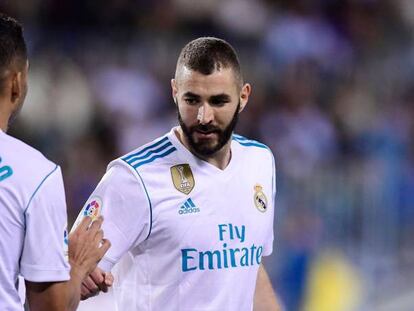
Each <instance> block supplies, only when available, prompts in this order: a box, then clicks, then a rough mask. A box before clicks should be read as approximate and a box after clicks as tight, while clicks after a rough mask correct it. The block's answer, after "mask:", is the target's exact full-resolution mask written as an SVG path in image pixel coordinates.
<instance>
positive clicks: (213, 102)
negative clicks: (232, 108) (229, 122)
mask: <svg viewBox="0 0 414 311" xmlns="http://www.w3.org/2000/svg"><path fill="white" fill-rule="evenodd" d="M228 102H229V100H228V99H224V98H215V99H212V100H211V105H212V106H216V107H223V106H224V105H225V104H227V103H228Z"/></svg>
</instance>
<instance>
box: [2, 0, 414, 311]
mask: <svg viewBox="0 0 414 311" xmlns="http://www.w3.org/2000/svg"><path fill="white" fill-rule="evenodd" d="M0 10H1V11H4V12H7V13H8V14H11V15H13V16H16V17H17V18H19V19H20V20H21V21H22V23H23V25H24V27H25V32H26V40H27V41H28V43H29V53H30V59H31V63H30V80H31V81H30V90H29V94H28V98H27V100H26V104H25V107H24V109H23V111H22V113H21V115H20V118H19V119H18V120H17V121H16V122H15V123H14V124H13V126H12V127H11V129H10V130H11V131H10V133H12V134H15V135H18V136H19V137H21V138H23V140H24V141H26V142H28V143H30V144H32V145H33V146H35V147H37V148H39V149H40V150H42V151H43V152H44V153H45V154H46V155H47V156H48V157H49V158H51V159H52V160H53V161H55V162H57V163H59V164H60V165H62V168H63V176H64V179H65V186H66V191H67V201H68V206H69V209H70V211H69V219H72V221H73V219H74V217H75V216H76V215H77V214H78V212H79V210H80V208H81V207H82V205H83V203H84V202H85V201H86V199H87V198H88V196H89V194H90V193H91V192H92V191H93V189H94V188H95V186H96V184H97V182H98V180H99V179H100V177H101V176H102V175H103V173H104V171H105V168H106V165H107V164H108V162H109V161H111V160H112V159H114V158H115V157H118V156H120V155H121V154H124V153H126V152H128V151H130V150H132V149H133V148H135V147H137V146H139V145H141V144H143V143H146V142H148V141H149V140H151V139H152V138H153V137H157V136H159V135H161V134H163V133H164V132H166V131H167V130H169V129H170V128H171V126H172V125H174V124H176V123H177V121H176V111H175V106H174V103H173V101H172V99H171V95H170V93H171V91H170V79H171V77H172V75H173V73H174V68H175V61H176V59H177V56H178V53H179V49H180V47H181V46H182V45H183V43H185V42H186V41H188V40H191V39H193V38H196V37H198V36H204V35H214V36H218V37H222V38H224V39H226V40H227V41H229V42H230V43H232V44H233V45H234V46H235V48H236V49H237V50H238V51H239V52H240V56H241V64H242V67H243V68H242V69H243V71H244V76H245V79H246V80H247V81H249V82H251V83H252V85H253V94H252V98H251V100H250V104H249V105H248V106H247V108H246V109H247V110H246V111H247V112H246V113H244V114H243V115H242V116H241V120H240V122H239V125H238V130H237V132H238V133H239V134H241V135H244V136H247V137H249V138H253V139H257V140H259V141H261V142H263V143H265V144H267V145H268V146H270V147H271V149H272V150H273V152H274V153H275V156H276V167H277V174H278V179H277V184H278V192H277V206H276V222H275V251H274V254H273V255H272V257H271V258H270V261H271V263H268V264H267V267H269V268H270V270H269V273H270V274H271V277H272V280H273V282H274V285H275V287H276V290H277V292H278V294H279V295H280V296H281V298H282V301H284V303H285V304H286V309H287V310H289V311H290V310H292V311H295V310H310V311H314V310H318V311H323V310H337V311H338V310H347V311H348V310H370V308H372V310H380V309H377V308H376V307H377V305H376V304H375V303H379V302H378V301H381V300H379V299H380V298H381V299H384V300H385V299H387V300H388V298H389V297H390V298H392V297H394V296H396V295H398V294H399V293H401V292H402V290H403V289H407V288H408V287H409V286H412V279H413V278H412V275H413V273H414V241H413V239H412V235H413V233H414V229H413V228H414V142H413V137H414V76H413V72H414V70H413V69H414V56H413V53H414V38H413V35H412V33H413V30H414V3H413V2H412V1H409V0H398V1H391V0H369V1H368V0H364V1H352V0H346V1H340V0H330V1H322V0H320V1H307V0H296V1H287V0H286V1H270V0H267V1H265V0H256V1H249V0H221V1H218V0H203V1H197V2H194V1H191V0H168V1H167V0H164V1H162V0H159V1H138V0H135V1H132V0H108V1H105V5H103V4H102V3H101V2H99V1H81V0H72V1H40V0H37V1H30V2H26V1H19V2H18V1H4V2H3V1H2V2H0ZM269 268H268V269H269ZM410 281H411V282H410ZM413 290H414V289H413ZM321 291H323V293H324V295H331V297H332V300H329V299H321V295H322V294H321ZM338 291H342V293H341V294H338ZM384 292H385V293H387V294H384ZM343 293H346V294H343ZM384 295H385V296H384ZM337 296H338V297H341V299H339V298H338V297H337ZM325 298H326V296H325ZM322 300H323V302H322ZM327 300H329V301H336V302H331V303H333V304H335V303H336V305H335V307H334V308H332V306H333V305H331V308H330V306H329V305H327V304H328V303H329V302H327ZM338 301H339V302H338ZM324 304H325V305H324ZM378 308H379V307H378ZM384 310H385V309H384ZM390 310H391V309H390ZM393 310H394V309H393Z"/></svg>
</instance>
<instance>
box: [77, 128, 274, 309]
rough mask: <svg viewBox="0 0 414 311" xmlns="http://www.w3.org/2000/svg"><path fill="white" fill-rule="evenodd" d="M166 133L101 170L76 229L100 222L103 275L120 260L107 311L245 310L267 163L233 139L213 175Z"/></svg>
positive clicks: (264, 216)
mask: <svg viewBox="0 0 414 311" xmlns="http://www.w3.org/2000/svg"><path fill="white" fill-rule="evenodd" d="M175 131H176V128H175V129H172V130H171V132H170V133H168V134H166V135H165V136H163V137H161V138H159V139H156V140H155V141H153V142H152V143H149V144H147V145H145V146H143V147H141V148H138V149H136V150H135V151H133V152H131V153H129V154H127V155H125V156H123V157H121V158H119V159H117V160H115V161H113V162H111V163H110V164H109V166H108V170H107V173H106V174H105V176H104V177H103V179H102V180H101V182H100V183H99V184H98V186H97V188H96V189H95V191H94V192H93V194H92V195H91V197H90V198H89V200H88V201H87V203H86V205H85V207H84V209H83V210H82V211H81V214H80V216H79V218H78V220H77V222H79V221H80V220H81V218H82V216H83V215H91V216H97V215H98V214H102V215H103V216H104V224H103V230H104V232H105V236H106V238H108V239H109V240H110V241H111V243H112V247H111V248H110V249H109V251H108V253H107V254H106V255H105V257H104V259H103V260H102V261H101V263H100V264H99V266H100V267H101V268H103V269H104V270H106V271H110V270H111V269H112V267H113V266H114V264H116V263H118V262H119V261H120V259H121V257H123V256H124V255H125V254H126V253H128V257H129V259H128V262H129V263H128V264H127V265H126V266H124V267H122V268H121V269H118V270H121V273H120V274H118V275H116V276H115V277H116V282H115V284H114V292H113V296H114V297H115V298H116V305H117V308H116V309H114V310H119V311H121V310H122V311H125V310H128V311H134V310H140V311H141V310H142V311H145V310H155V311H164V310H169V311H176V310H180V311H190V310H191V311H195V310H198V311H201V310H209V311H223V310H226V311H244V310H246V311H250V310H252V308H253V295H254V290H255V285H256V278H257V272H258V268H259V265H260V263H261V260H262V256H266V255H269V254H270V253H271V252H272V244H273V214H274V196H275V166H274V159H273V155H272V153H271V151H270V150H269V149H268V148H267V147H266V146H265V145H263V144H261V143H258V142H256V141H252V140H248V139H246V138H244V137H241V136H238V135H233V139H232V142H231V160H230V163H229V164H228V166H227V167H226V168H225V169H224V170H220V169H219V168H217V167H215V166H213V165H211V164H209V163H208V162H205V161H202V160H200V159H199V158H197V157H196V156H194V155H193V154H192V153H191V152H190V151H189V150H188V149H187V148H186V147H185V146H184V145H182V143H181V142H180V141H179V140H178V138H177V136H176V133H175ZM123 258H125V257H123ZM102 295H104V294H101V296H102ZM81 310H82V309H81ZM85 310H86V309H85ZM88 310H93V309H90V308H88ZM108 310H112V309H111V308H108Z"/></svg>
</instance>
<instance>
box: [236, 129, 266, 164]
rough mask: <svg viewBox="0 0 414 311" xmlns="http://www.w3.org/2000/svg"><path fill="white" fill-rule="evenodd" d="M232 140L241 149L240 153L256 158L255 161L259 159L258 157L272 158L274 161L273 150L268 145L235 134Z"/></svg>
mask: <svg viewBox="0 0 414 311" xmlns="http://www.w3.org/2000/svg"><path fill="white" fill-rule="evenodd" d="M232 140H233V143H234V144H235V146H237V147H239V148H238V150H240V152H242V153H247V154H248V155H249V156H250V155H251V156H254V158H255V159H257V157H265V158H269V157H270V158H271V159H272V161H273V153H272V150H271V149H270V148H269V147H268V146H267V145H265V144H263V143H261V142H259V141H257V140H253V139H249V138H246V137H244V136H241V135H238V134H233V136H232Z"/></svg>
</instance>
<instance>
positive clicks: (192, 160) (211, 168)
mask: <svg viewBox="0 0 414 311" xmlns="http://www.w3.org/2000/svg"><path fill="white" fill-rule="evenodd" d="M177 130H178V126H176V127H173V128H172V129H171V131H170V132H169V133H168V134H167V137H168V139H169V140H170V141H171V143H172V144H173V146H174V147H175V148H176V149H177V151H178V153H179V154H180V156H181V157H182V158H183V159H185V161H187V162H189V164H193V165H196V166H198V167H199V168H201V169H202V170H203V171H207V172H210V173H212V174H219V175H221V176H222V175H230V174H231V173H232V172H233V171H234V170H235V166H236V163H237V152H235V145H234V141H233V140H232V141H231V147H230V148H231V153H232V154H231V158H230V162H229V163H228V164H227V166H226V168H224V169H223V170H222V169H220V168H218V167H217V166H215V165H213V164H211V163H209V162H207V161H205V160H202V159H200V158H198V157H197V156H195V155H194V154H193V153H191V151H190V150H188V149H187V147H185V146H184V145H183V143H182V142H181V141H180V140H179V139H178V137H177V133H176V132H177ZM230 139H231V138H230Z"/></svg>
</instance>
